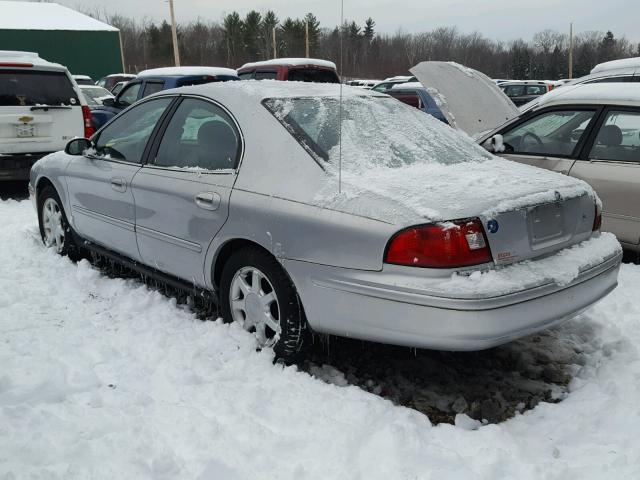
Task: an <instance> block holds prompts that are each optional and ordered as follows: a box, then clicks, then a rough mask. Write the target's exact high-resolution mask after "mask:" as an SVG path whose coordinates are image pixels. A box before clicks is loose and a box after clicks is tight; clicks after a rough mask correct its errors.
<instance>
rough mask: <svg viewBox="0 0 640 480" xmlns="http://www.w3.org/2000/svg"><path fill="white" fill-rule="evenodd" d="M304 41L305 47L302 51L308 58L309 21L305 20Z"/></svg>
mask: <svg viewBox="0 0 640 480" xmlns="http://www.w3.org/2000/svg"><path fill="white" fill-rule="evenodd" d="M304 32H305V35H304V43H305V49H304V51H305V52H306V54H307V58H309V21H308V20H307V22H306V23H305V24H304Z"/></svg>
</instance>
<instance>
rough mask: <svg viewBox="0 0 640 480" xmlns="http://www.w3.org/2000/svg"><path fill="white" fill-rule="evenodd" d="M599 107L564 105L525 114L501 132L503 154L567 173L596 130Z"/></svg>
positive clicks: (523, 161) (519, 160)
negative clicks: (594, 126)
mask: <svg viewBox="0 0 640 480" xmlns="http://www.w3.org/2000/svg"><path fill="white" fill-rule="evenodd" d="M598 112H599V108H598V107H594V106H591V107H589V106H585V107H582V106H565V107H558V108H549V109H544V110H540V111H538V112H535V113H532V114H530V115H526V116H524V117H523V118H522V119H521V120H519V121H518V122H515V123H512V124H510V125H509V126H508V127H506V128H505V129H504V130H502V131H500V133H501V134H502V138H503V143H504V147H505V150H504V152H503V153H498V154H499V155H500V156H502V157H504V158H507V159H509V160H513V161H515V162H518V163H526V164H527V165H533V166H535V167H540V168H546V169H547V170H553V171H556V172H558V173H563V174H565V175H566V174H568V173H569V171H570V170H571V167H572V166H573V163H574V162H575V159H576V158H577V157H578V154H579V153H580V151H581V149H582V145H583V144H584V143H585V141H586V139H587V138H588V135H589V132H590V131H591V130H592V129H593V125H594V123H595V119H596V118H597V116H598Z"/></svg>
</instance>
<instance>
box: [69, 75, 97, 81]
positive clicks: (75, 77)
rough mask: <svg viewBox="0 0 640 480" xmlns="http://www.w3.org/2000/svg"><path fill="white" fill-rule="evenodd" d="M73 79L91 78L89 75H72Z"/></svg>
mask: <svg viewBox="0 0 640 480" xmlns="http://www.w3.org/2000/svg"><path fill="white" fill-rule="evenodd" d="M72 76H73V79H74V80H93V79H92V78H91V77H90V76H89V75H72Z"/></svg>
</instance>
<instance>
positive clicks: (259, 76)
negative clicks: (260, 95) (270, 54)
mask: <svg viewBox="0 0 640 480" xmlns="http://www.w3.org/2000/svg"><path fill="white" fill-rule="evenodd" d="M277 76H278V72H275V71H273V70H269V71H266V70H265V71H262V72H256V76H255V77H254V78H255V79H256V80H275V79H276V77H277Z"/></svg>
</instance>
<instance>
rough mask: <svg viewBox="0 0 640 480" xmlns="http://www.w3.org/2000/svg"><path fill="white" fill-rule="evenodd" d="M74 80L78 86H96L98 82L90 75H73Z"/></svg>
mask: <svg viewBox="0 0 640 480" xmlns="http://www.w3.org/2000/svg"><path fill="white" fill-rule="evenodd" d="M73 79H74V80H75V81H76V83H77V84H78V85H95V84H96V82H94V81H93V79H92V78H91V77H90V76H89V75H73Z"/></svg>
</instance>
